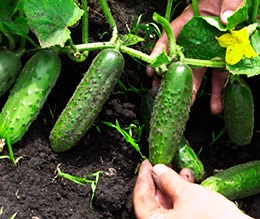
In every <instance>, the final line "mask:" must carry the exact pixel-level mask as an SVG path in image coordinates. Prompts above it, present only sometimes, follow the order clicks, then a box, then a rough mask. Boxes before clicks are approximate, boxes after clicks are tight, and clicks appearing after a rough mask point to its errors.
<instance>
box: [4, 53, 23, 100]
mask: <svg viewBox="0 0 260 219" xmlns="http://www.w3.org/2000/svg"><path fill="white" fill-rule="evenodd" d="M21 69H22V63H21V60H20V58H19V57H18V56H17V55H16V54H14V53H13V52H11V51H9V50H1V51H0V96H2V95H3V94H4V93H5V92H6V91H7V90H8V89H9V88H10V87H11V85H13V83H14V82H15V80H16V79H17V77H18V75H19V73H20V71H21Z"/></svg>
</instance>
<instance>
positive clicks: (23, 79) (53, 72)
mask: <svg viewBox="0 0 260 219" xmlns="http://www.w3.org/2000/svg"><path fill="white" fill-rule="evenodd" d="M60 70H61V62H60V58H59V56H58V55H57V54H56V53H54V52H52V51H49V50H42V51H39V52H37V53H35V54H34V55H33V56H32V57H31V58H30V59H29V60H28V61H27V63H26V64H25V66H24V67H23V69H22V71H21V73H20V75H19V77H18V79H17V80H16V83H15V85H14V87H13V88H12V90H11V92H10V94H9V96H8V99H7V101H6V103H5V105H4V107H3V109H2V111H1V113H0V138H2V139H5V140H7V139H8V140H10V143H11V144H14V143H16V142H17V141H19V140H20V139H21V138H22V136H23V135H24V134H25V133H26V131H27V130H28V128H29V126H30V124H31V123H32V122H33V121H34V120H35V119H36V117H37V115H38V114H39V112H40V110H41V108H42V106H43V104H44V103H45V101H46V99H47V96H48V94H49V93H50V91H51V88H52V87H53V86H54V85H55V83H56V80H57V78H58V76H59V73H60Z"/></svg>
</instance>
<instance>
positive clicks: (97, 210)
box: [0, 0, 260, 219]
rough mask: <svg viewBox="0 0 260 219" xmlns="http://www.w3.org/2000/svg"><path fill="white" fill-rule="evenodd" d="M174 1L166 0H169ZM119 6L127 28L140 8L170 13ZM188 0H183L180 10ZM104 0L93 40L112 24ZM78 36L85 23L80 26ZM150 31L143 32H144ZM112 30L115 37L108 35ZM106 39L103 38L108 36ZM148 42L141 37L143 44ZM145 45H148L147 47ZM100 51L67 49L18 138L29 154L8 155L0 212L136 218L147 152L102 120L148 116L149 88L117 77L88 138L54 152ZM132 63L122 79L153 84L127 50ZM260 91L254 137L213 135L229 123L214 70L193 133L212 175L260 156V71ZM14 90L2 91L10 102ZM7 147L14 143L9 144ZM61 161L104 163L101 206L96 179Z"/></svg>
mask: <svg viewBox="0 0 260 219" xmlns="http://www.w3.org/2000/svg"><path fill="white" fill-rule="evenodd" d="M165 2H166V1H165ZM109 3H110V7H111V11H112V13H113V15H114V16H115V19H116V21H117V23H118V27H119V31H120V33H126V32H127V25H128V26H130V27H131V25H133V22H134V21H136V20H137V17H138V16H139V15H140V14H143V17H142V24H145V23H147V22H150V21H152V13H153V12H155V11H156V12H158V13H160V14H163V13H164V8H165V5H163V4H162V2H159V3H158V2H156V1H148V0H145V1H125V0H122V1H118V0H117V1H116V0H111V1H109ZM185 4H186V3H182V4H180V5H178V7H177V10H176V13H175V15H176V16H177V15H178V13H180V12H181V11H182V8H183V7H185ZM100 13H102V11H101V10H100V8H99V5H98V4H97V3H94V2H92V3H90V41H100V38H99V34H102V33H104V32H106V31H108V30H109V29H108V25H107V23H106V21H105V18H104V17H102V16H101V15H100ZM72 32H73V33H74V34H75V36H73V37H74V38H75V41H76V38H77V27H76V28H75V29H73V30H72ZM140 34H142V32H140ZM104 37H109V36H108V35H107V36H106V35H105V36H104ZM102 40H103V39H102ZM139 46H140V45H139ZM139 48H140V49H142V45H141V46H140V47H139ZM96 53H97V52H91V53H90V55H89V58H88V60H87V61H86V62H85V63H81V64H79V63H75V62H73V61H71V60H70V59H69V58H67V57H65V56H61V59H62V64H63V69H62V73H61V76H60V78H59V80H58V82H57V84H56V86H55V87H54V89H53V90H52V92H51V94H50V96H49V98H48V100H47V102H46V104H45V105H44V108H43V109H42V111H41V113H40V115H39V116H38V117H37V120H36V121H35V122H34V123H33V124H32V125H31V127H30V129H29V130H28V132H27V133H26V134H25V136H24V137H23V138H22V140H21V141H20V142H18V143H16V144H15V145H13V147H14V153H15V156H16V157H18V156H23V159H22V160H20V161H19V163H18V166H14V165H13V164H12V163H11V162H10V161H9V160H7V159H5V160H1V161H0V176H1V178H0V208H1V210H2V211H3V213H2V215H1V216H0V218H2V219H7V218H10V217H11V215H12V214H14V213H15V212H18V215H17V216H16V218H18V219H20V218H21V219H25V218H27V219H29V218H34V219H36V218H39V219H57V218H59V219H82V218H90V219H91V218H106V219H108V218H125V219H127V218H135V216H134V213H133V206H132V192H133V188H134V185H135V180H136V170H137V168H138V165H139V164H140V161H141V158H140V155H139V154H138V153H137V152H136V151H135V150H134V149H133V148H132V147H131V145H130V144H128V143H126V141H125V140H124V138H123V137H122V136H121V135H120V134H119V133H118V132H117V131H116V130H115V129H113V128H110V127H108V126H105V125H104V124H103V123H101V121H109V122H111V123H113V124H115V120H116V119H117V120H118V121H119V123H120V125H121V126H122V127H127V126H129V124H131V123H132V122H133V121H134V120H138V121H139V122H140V124H142V123H141V118H140V103H141V96H140V95H139V94H137V93H136V92H133V91H127V92H125V93H122V90H121V88H120V87H119V86H118V85H117V86H116V88H115V89H114V92H113V93H112V94H111V95H110V98H109V100H108V101H107V102H106V104H105V105H104V107H103V109H102V112H101V113H100V115H99V116H98V118H97V119H96V121H95V124H94V126H92V128H91V129H90V130H89V131H88V132H87V134H86V135H85V136H84V137H83V139H82V140H81V141H80V142H79V143H78V144H77V146H75V147H74V148H72V149H71V150H70V151H68V152H65V153H59V154H58V153H54V152H53V151H52V150H51V148H50V145H49V139H48V138H49V133H50V131H51V129H52V127H53V124H54V122H55V120H56V119H57V117H58V115H59V114H60V112H61V111H62V109H63V108H64V107H65V105H66V103H67V102H68V100H69V98H70V96H71V95H72V93H73V91H74V90H75V87H76V86H77V84H78V83H79V81H80V79H81V77H82V73H83V72H85V71H86V70H87V68H88V66H89V64H90V62H91V60H92V58H93V57H94V55H95V54H96ZM125 60H126V66H125V70H124V74H123V76H122V78H121V81H122V82H123V83H124V84H125V85H126V86H127V87H130V85H131V86H134V87H136V88H139V89H141V88H142V89H150V87H151V79H149V78H147V76H146V74H145V66H144V65H141V64H138V63H137V62H135V61H134V60H133V59H131V58H130V57H128V56H125ZM248 82H249V83H250V85H251V87H252V91H253V95H254V98H255V113H256V115H255V134H254V138H253V141H252V144H250V145H248V146H246V147H239V148H238V147H236V146H235V145H234V144H233V143H231V142H230V141H229V138H228V136H227V135H226V134H224V135H222V136H221V138H219V139H218V140H217V141H216V142H214V143H213V144H211V142H212V133H215V135H217V134H218V133H219V132H220V131H221V130H222V129H223V127H224V122H223V119H222V117H221V116H220V115H217V116H212V115H211V114H210V111H209V97H210V95H209V94H210V73H208V74H207V80H205V86H204V87H203V88H204V90H202V89H201V95H200V96H198V97H197V100H196V102H195V104H194V105H193V107H192V109H191V114H190V120H189V121H188V123H187V129H186V132H185V136H186V137H187V139H188V140H189V142H190V144H191V146H192V147H193V148H194V150H195V151H196V152H199V151H201V152H200V154H199V157H200V158H201V160H202V162H203V163H204V166H205V170H206V176H209V175H212V174H213V173H214V171H215V170H220V169H225V168H228V167H230V166H233V165H236V164H239V163H244V162H247V161H250V160H254V159H259V158H260V152H259V151H260V150H259V149H260V145H259V144H260V143H259V131H258V130H259V128H260V120H259V119H260V118H259V112H260V109H259V107H260V100H259V98H258V95H259V91H260V90H259V89H260V88H259V86H257V83H259V79H258V78H254V80H253V79H250V80H248ZM5 100H6V97H2V98H1V99H0V101H1V103H0V104H1V105H3V104H4V102H5ZM139 146H140V147H141V151H142V152H143V154H144V155H146V156H147V155H148V144H147V134H146V133H145V132H143V134H142V138H141V141H140V143H139ZM4 153H5V154H6V153H7V150H5V151H4ZM57 166H59V168H60V169H61V170H62V171H63V172H66V173H69V174H72V175H76V176H80V177H87V178H90V177H89V176H88V174H91V173H94V172H97V171H100V170H101V171H103V174H102V175H101V176H100V180H99V182H98V185H97V190H96V192H95V197H94V200H93V208H92V209H91V208H90V198H91V186H90V184H87V185H86V186H80V185H78V184H76V183H74V182H72V181H69V180H66V179H62V178H61V177H59V176H57V171H56V169H57ZM237 202H238V205H239V206H241V209H242V210H244V211H245V212H246V213H248V214H249V215H251V216H252V217H255V218H260V208H259V206H260V195H255V196H252V197H248V198H245V199H242V200H238V201H237Z"/></svg>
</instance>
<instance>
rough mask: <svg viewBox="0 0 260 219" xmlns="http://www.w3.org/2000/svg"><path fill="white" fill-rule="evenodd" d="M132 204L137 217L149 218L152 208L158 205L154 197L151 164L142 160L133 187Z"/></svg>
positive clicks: (139, 218)
mask: <svg viewBox="0 0 260 219" xmlns="http://www.w3.org/2000/svg"><path fill="white" fill-rule="evenodd" d="M133 204H134V206H135V214H136V217H137V218H138V219H142V218H149V215H150V213H151V212H152V210H154V209H157V208H159V207H160V205H159V203H158V202H157V201H156V199H155V185H154V182H153V178H152V165H151V163H150V162H149V161H148V160H145V161H143V163H142V164H141V166H140V169H139V174H138V177H137V181H136V184H135V188H134V196H133Z"/></svg>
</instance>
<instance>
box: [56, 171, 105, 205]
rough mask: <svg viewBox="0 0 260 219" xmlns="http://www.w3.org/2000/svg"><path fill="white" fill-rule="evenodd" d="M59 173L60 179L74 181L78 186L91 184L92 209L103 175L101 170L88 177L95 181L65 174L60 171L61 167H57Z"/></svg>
mask: <svg viewBox="0 0 260 219" xmlns="http://www.w3.org/2000/svg"><path fill="white" fill-rule="evenodd" d="M57 172H58V175H59V176H60V177H62V178H65V179H68V180H70V181H72V182H74V183H77V184H78V185H81V186H85V185H86V184H87V183H90V185H91V191H92V193H91V198H90V204H89V206H90V208H91V209H92V203H93V199H94V197H95V192H96V189H97V185H98V181H99V177H100V174H102V171H101V170H99V171H97V172H95V173H92V174H88V175H87V176H88V177H91V178H93V177H94V180H93V179H88V178H86V177H78V176H74V175H71V174H68V173H64V172H62V171H61V170H60V168H59V167H57Z"/></svg>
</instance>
